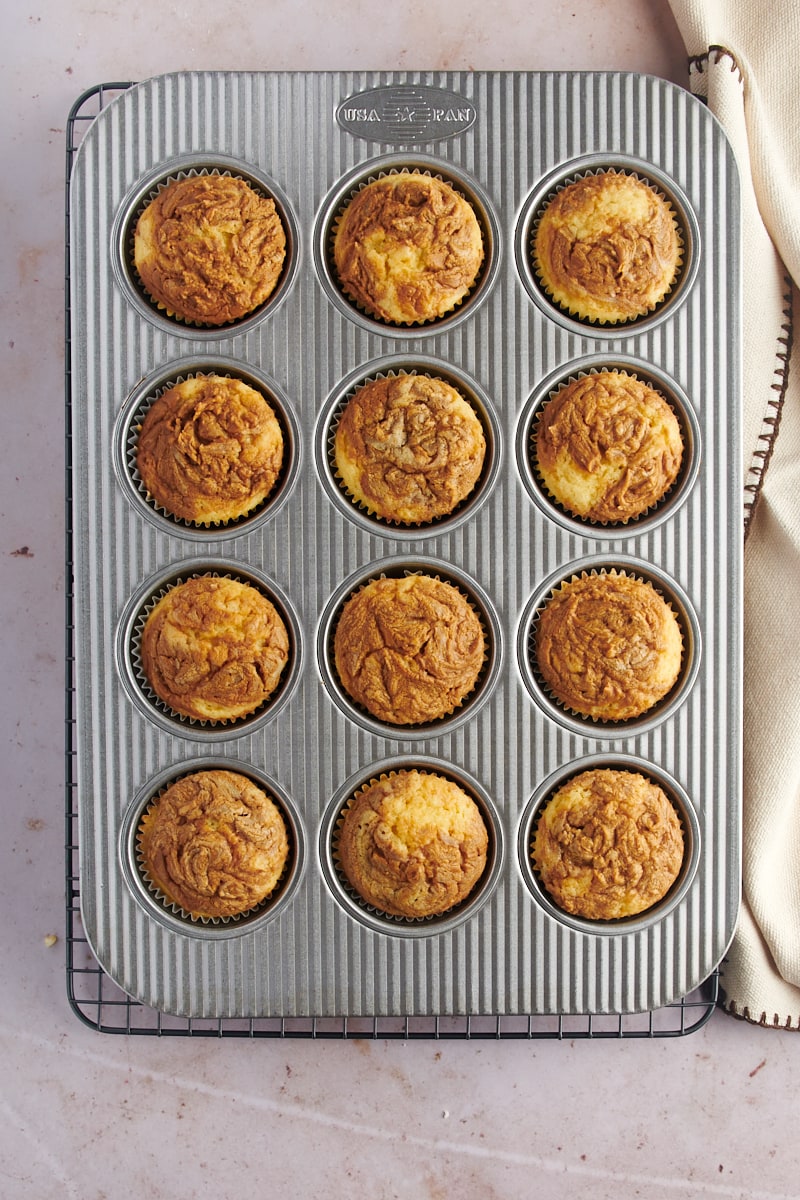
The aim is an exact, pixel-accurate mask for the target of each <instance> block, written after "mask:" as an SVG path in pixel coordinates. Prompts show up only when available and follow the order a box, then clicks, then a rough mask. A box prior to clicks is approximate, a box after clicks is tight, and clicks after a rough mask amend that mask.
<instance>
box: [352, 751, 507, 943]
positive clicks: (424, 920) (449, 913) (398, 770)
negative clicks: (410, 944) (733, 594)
mask: <svg viewBox="0 0 800 1200" xmlns="http://www.w3.org/2000/svg"><path fill="white" fill-rule="evenodd" d="M412 770H413V771H417V772H419V774H421V775H434V776H439V777H440V778H445V779H449V780H450V781H451V782H453V783H456V784H457V785H458V786H459V787H460V788H463V789H464V791H466V792H467V794H468V795H470V797H471V799H473V800H474V801H475V803H476V804H477V805H478V808H479V809H480V812H481V816H482V817H483V821H484V824H485V825H486V831H487V833H488V836H489V848H488V851H487V856H486V866H485V868H484V870H483V872H482V873H481V876H480V877H479V878H478V879H477V880H476V881H475V883H474V885H473V887H472V889H471V891H470V893H469V894H468V895H467V896H465V897H464V898H463V900H459V901H458V902H457V903H456V904H453V905H451V906H450V907H449V908H447V909H443V910H442V911H441V912H438V913H431V914H430V915H429V916H424V917H403V916H397V915H396V914H394V913H389V912H386V911H385V909H382V908H379V907H378V906H377V905H375V904H372V903H370V901H368V900H365V899H364V897H363V896H362V895H361V893H360V892H359V891H358V890H357V889H356V888H355V887H353V885H352V884H351V883H350V880H349V879H348V878H347V874H346V873H345V870H344V868H343V866H342V864H341V860H340V857H339V837H340V834H341V829H342V825H343V824H344V819H345V815H346V814H347V812H348V810H349V809H350V808H351V806H352V805H353V803H354V802H355V801H356V800H357V799H358V797H359V796H360V795H362V794H363V793H364V792H366V791H367V790H368V789H369V788H371V787H373V786H374V785H375V784H376V783H380V782H381V781H382V780H384V779H392V778H394V777H396V776H398V775H405V774H407V773H408V772H409V771H412ZM493 841H494V831H493V827H492V822H491V821H490V819H489V816H488V814H487V813H485V812H484V811H483V806H482V805H481V804H480V803H479V802H478V800H477V798H476V797H475V796H474V795H472V793H471V792H470V791H469V789H468V788H466V787H465V785H464V783H463V781H462V780H460V779H455V778H453V777H452V776H450V775H448V774H447V772H446V771H445V770H438V769H437V770H431V769H428V768H426V767H423V766H416V765H414V764H413V763H410V764H409V765H408V766H406V767H395V768H391V769H389V770H386V771H381V772H380V773H379V774H377V775H373V776H371V777H370V778H369V779H367V780H365V781H364V782H363V783H361V784H359V786H358V787H357V788H356V789H355V791H353V792H351V793H350V794H349V795H348V797H347V799H346V800H345V802H344V803H343V804H342V805H341V807H340V808H339V812H338V813H337V815H336V817H335V819H334V821H333V823H332V826H331V831H330V851H331V862H332V865H333V869H334V871H335V872H336V878H337V880H338V882H339V884H340V886H341V888H342V890H343V892H344V893H345V894H346V896H347V898H348V899H349V900H350V901H351V902H352V903H353V904H354V905H355V906H356V907H357V908H359V909H361V910H362V911H363V912H365V913H369V914H370V915H371V916H373V917H377V918H378V919H379V920H381V921H386V922H387V923H388V924H390V925H394V926H398V927H400V928H403V927H405V928H421V927H425V926H430V925H435V924H437V923H439V922H440V921H442V920H450V919H451V918H452V917H453V916H455V915H457V914H458V913H460V912H463V911H464V909H466V908H468V907H469V906H471V905H472V904H473V903H474V902H475V898H476V897H477V896H478V895H479V894H480V892H481V890H482V887H483V883H484V881H485V879H486V877H487V874H488V872H489V871H490V868H491V858H492V844H493Z"/></svg>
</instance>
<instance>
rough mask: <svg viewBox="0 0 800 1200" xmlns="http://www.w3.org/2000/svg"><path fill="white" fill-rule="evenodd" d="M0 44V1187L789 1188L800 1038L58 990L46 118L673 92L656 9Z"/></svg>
mask: <svg viewBox="0 0 800 1200" xmlns="http://www.w3.org/2000/svg"><path fill="white" fill-rule="evenodd" d="M2 27H3V36H4V62H5V66H4V70H3V75H2V83H0V87H1V88H2V92H3V104H2V110H1V111H0V119H2V122H3V134H4V137H3V145H4V147H5V163H4V168H5V169H4V172H3V179H2V204H3V210H4V215H5V221H4V229H5V230H6V235H5V237H4V238H3V239H2V240H1V241H0V263H1V264H2V265H1V266H0V271H1V272H2V274H1V276H0V277H1V278H2V289H0V304H2V311H3V320H2V327H3V331H4V336H3V340H2V349H3V378H4V405H3V437H2V439H0V455H1V456H2V464H3V469H2V476H0V480H1V482H0V486H1V487H2V518H3V525H2V528H3V536H2V542H0V555H2V563H3V567H2V573H0V589H2V598H3V601H2V602H3V634H4V636H3V638H2V643H0V653H1V654H2V678H3V680H4V684H5V686H4V688H3V693H2V705H3V717H4V727H5V729H6V745H7V751H6V758H5V771H4V789H3V791H4V796H3V799H4V811H5V815H6V825H5V830H4V836H3V838H2V849H0V854H1V855H2V870H1V871H0V889H2V896H3V904H4V909H5V934H4V940H5V947H4V950H5V959H4V963H3V968H4V969H3V971H2V978H1V979H0V996H2V1001H1V1002H0V1065H1V1066H2V1070H0V1095H2V1121H1V1122H0V1195H2V1196H3V1197H8V1198H9V1200H29V1198H30V1200H50V1198H51V1197H53V1198H55V1197H59V1198H60V1197H69V1198H70V1200H101V1198H110V1200H114V1198H116V1197H125V1196H129V1195H139V1196H142V1197H146V1198H147V1200H157V1198H159V1197H170V1198H171V1200H188V1198H190V1197H198V1198H199V1197H206V1196H211V1195H214V1196H219V1197H222V1198H223V1200H229V1198H230V1200H233V1198H234V1197H236V1198H238V1197H240V1196H243V1195H247V1194H270V1195H275V1194H279V1195H283V1196H288V1197H308V1196H317V1195H323V1194H324V1195H328V1196H332V1197H338V1196H342V1197H344V1196H348V1197H349V1196H371V1197H375V1198H376V1200H385V1198H386V1200H388V1198H389V1197H412V1196H413V1197H415V1198H416V1197H429V1198H431V1200H445V1198H449V1197H454V1196H460V1197H464V1198H466V1200H471V1198H473V1197H475V1198H477V1197H481V1198H482V1200H485V1198H488V1197H503V1198H504V1200H508V1198H511V1197H525V1198H527V1197H530V1196H532V1195H541V1196H546V1197H548V1200H559V1198H561V1197H567V1196H570V1197H571V1196H572V1195H574V1194H576V1193H578V1194H580V1195H582V1196H586V1197H597V1198H601V1197H612V1196H613V1197H633V1196H658V1197H676V1200H683V1198H685V1200H696V1198H698V1197H706V1196H708V1197H732V1198H742V1200H744V1198H745V1197H746V1198H747V1200H759V1198H764V1200H767V1198H769V1200H778V1198H780V1197H796V1196H800V1184H798V1178H800V1172H798V1166H800V1151H798V1142H797V1132H796V1103H797V1102H796V1081H795V1078H794V1073H793V1067H794V1064H795V1060H796V1055H797V1052H798V1049H799V1048H800V1042H798V1040H797V1037H796V1035H794V1034H787V1033H781V1032H775V1031H772V1030H764V1029H761V1028H756V1027H753V1026H750V1025H747V1024H744V1023H741V1022H738V1021H734V1020H733V1019H731V1018H729V1017H727V1016H725V1015H724V1014H722V1013H720V1012H716V1013H714V1015H713V1016H712V1017H711V1019H710V1020H709V1021H708V1022H707V1023H706V1024H705V1025H704V1026H703V1027H702V1028H701V1029H700V1030H698V1031H696V1032H693V1033H692V1034H691V1035H689V1036H687V1037H681V1038H658V1039H644V1040H635V1041H634V1040H629V1041H619V1040H599V1041H594V1042H592V1043H589V1042H586V1041H582V1040H574V1041H572V1040H570V1038H569V1036H568V1035H567V1037H565V1039H564V1040H562V1041H557V1042H556V1041H535V1042H530V1043H529V1042H524V1041H499V1042H495V1041H474V1042H473V1041H470V1042H466V1041H446V1042H437V1041H433V1040H422V1041H388V1040H374V1041H373V1040H353V1041H347V1042H342V1041H311V1040H297V1039H285V1040H280V1041H277V1040H276V1041H258V1042H252V1041H249V1040H246V1039H242V1040H239V1039H226V1040H224V1041H221V1040H218V1039H215V1038H203V1039H188V1038H161V1039H157V1038H153V1037H126V1036H111V1035H103V1034H99V1033H97V1032H95V1031H94V1030H92V1029H90V1028H87V1027H86V1026H84V1025H83V1024H82V1023H81V1022H79V1021H78V1020H77V1019H76V1017H75V1016H74V1014H73V1013H72V1011H71V1010H70V1008H69V1005H68V1003H67V998H66V990H65V982H64V952H65V947H64V870H63V864H64V839H65V822H64V815H63V812H64V801H63V780H64V761H63V741H64V738H63V723H64V666H63V659H64V642H65V637H64V612H65V599H64V591H65V574H64V566H63V560H64V503H63V493H64V475H63V461H64V444H63V363H64V355H63V302H64V293H63V285H64V273H63V268H64V149H65V125H66V118H67V114H68V112H69V109H70V107H71V105H72V104H73V102H74V101H75V100H76V98H77V97H78V96H79V95H80V94H81V93H83V92H84V90H85V89H87V88H90V87H91V86H93V85H94V84H97V83H100V82H106V81H112V80H132V79H142V78H145V77H148V76H151V75H155V74H159V73H161V72H164V71H172V70H182V69H189V68H214V69H236V70H259V69H277V70H287V69H302V70H308V69H336V68H387V69H388V68H416V67H421V68H452V69H470V68H476V69H520V70H536V69H569V68H576V69H614V68H619V69H627V70H633V71H640V72H648V73H653V74H656V75H661V76H663V77H665V78H667V79H670V80H672V81H674V82H676V83H678V84H683V83H684V81H685V69H684V62H685V55H684V50H683V46H682V43H681V40H680V37H679V34H678V31H677V29H676V27H675V24H674V21H673V18H672V15H671V13H670V10H669V8H668V5H667V3H666V0H617V2H616V3H615V4H613V5H611V4H606V3H601V2H592V0H571V2H570V3H566V2H561V0H554V2H550V3H544V0H533V3H530V4H522V3H517V2H515V0H503V2H501V3H500V4H499V5H495V6H486V5H480V4H475V3H473V2H472V0H467V2H466V3H464V4H462V5H460V6H458V7H457V8H454V7H453V6H452V5H450V4H447V3H445V0H428V2H427V3H417V2H413V3H408V4H399V5H394V6H391V7H390V6H384V5H368V4H365V3H363V2H362V0H343V2H342V3H341V4H339V5H337V6H331V5H328V4H323V3H319V2H315V0H295V2H294V3H292V4H290V3H287V2H286V0H279V2H278V3H274V4H271V5H254V4H249V3H246V2H245V0H231V2H230V3H228V4H227V5H220V4H218V3H210V2H209V0H195V2H194V3H193V4H191V5H188V4H177V5H172V6H164V5H161V4H156V3H155V2H154V0H140V3H138V4H137V5H135V6H130V7H126V6H123V5H119V4H117V3H115V2H113V0H112V2H111V3H108V4H106V5H105V6H96V5H90V4H84V3H78V2H77V0H43V3H41V4H40V5H39V6H38V7H36V8H32V7H31V6H30V5H28V4H17V5H15V6H13V7H12V6H8V5H7V6H6V10H5V11H4V15H3V19H2ZM51 935H52V936H51Z"/></svg>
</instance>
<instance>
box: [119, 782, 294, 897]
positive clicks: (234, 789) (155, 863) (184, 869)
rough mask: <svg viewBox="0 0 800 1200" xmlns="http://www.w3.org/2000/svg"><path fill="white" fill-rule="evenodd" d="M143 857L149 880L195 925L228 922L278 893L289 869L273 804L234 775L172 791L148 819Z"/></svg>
mask: <svg viewBox="0 0 800 1200" xmlns="http://www.w3.org/2000/svg"><path fill="white" fill-rule="evenodd" d="M139 851H140V855H141V859H142V864H143V867H144V870H145V873H146V875H147V876H148V877H149V879H150V880H151V882H152V883H153V884H154V885H155V887H156V888H158V889H159V890H160V891H161V892H162V893H163V894H164V896H165V897H166V898H167V900H169V901H170V902H171V903H173V904H176V905H178V906H179V907H180V908H182V909H183V910H184V911H185V912H187V913H189V914H190V915H191V916H194V917H209V918H213V917H231V916H235V915H237V914H240V913H243V912H246V911H247V910H248V909H250V908H253V907H254V906H255V905H257V904H259V903H260V902H261V901H262V900H263V899H265V898H266V897H267V896H269V895H270V893H271V892H272V891H274V889H275V887H276V885H277V883H278V881H279V879H280V877H281V875H282V873H283V870H284V867H285V864H286V860H287V857H288V853H289V842H288V837H287V832H286V824H285V822H284V819H283V816H282V815H281V812H280V810H279V809H278V807H277V805H276V804H275V802H274V801H273V800H272V799H271V798H270V797H269V796H268V795H267V794H266V792H264V791H263V790H262V789H261V788H260V787H258V786H257V785H256V784H255V783H253V782H252V780H250V779H248V778H247V777H246V776H244V775H240V774H238V772H235V771H225V770H210V771H198V772H195V773H194V774H192V775H187V776H184V778H182V779H179V780H177V781H176V782H175V783H173V784H172V785H171V786H170V787H169V788H167V790H166V791H165V792H164V793H163V795H161V796H159V797H158V799H157V800H156V802H155V803H154V805H153V806H152V807H151V808H150V809H149V810H148V811H147V812H146V813H145V815H144V816H143V818H142V821H141V824H140V827H139Z"/></svg>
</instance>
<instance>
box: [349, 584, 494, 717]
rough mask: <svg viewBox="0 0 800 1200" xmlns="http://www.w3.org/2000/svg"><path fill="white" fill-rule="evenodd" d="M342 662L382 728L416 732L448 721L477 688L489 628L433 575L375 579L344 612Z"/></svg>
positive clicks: (353, 690)
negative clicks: (422, 725)
mask: <svg viewBox="0 0 800 1200" xmlns="http://www.w3.org/2000/svg"><path fill="white" fill-rule="evenodd" d="M334 656H335V662H336V670H337V672H338V674H339V678H340V680H341V682H342V684H343V686H344V688H345V690H346V691H347V692H348V694H349V695H350V696H351V697H352V699H353V700H355V702H356V703H357V704H360V705H362V706H363V707H364V708H366V709H367V711H368V712H370V713H372V715H373V716H374V717H377V719H378V720H379V721H388V722H389V723H390V724H392V725H416V724H419V723H421V722H424V721H435V720H437V719H438V718H440V717H444V716H447V714H448V713H451V712H452V711H453V709H454V708H456V707H457V706H458V705H459V704H461V702H462V701H463V700H464V698H465V697H466V696H468V695H469V693H470V692H471V691H472V689H473V688H474V687H475V684H476V682H477V679H478V676H479V674H480V671H481V667H482V666H483V661H484V634H483V628H482V625H481V622H480V620H479V618H478V616H477V614H476V613H475V611H474V609H473V608H472V607H471V605H470V604H469V602H468V601H467V599H466V597H465V596H464V595H463V594H462V593H461V592H460V591H459V590H458V588H456V587H454V586H453V585H452V584H450V583H445V582H443V581H442V580H440V579H435V578H433V576H430V575H408V576H405V577H404V578H401V579H397V578H385V579H374V580H372V581H371V582H370V583H368V584H367V585H366V586H365V587H363V588H361V590H360V591H358V592H356V593H355V594H354V595H353V596H351V597H350V599H349V600H348V601H347V602H346V604H345V605H344V608H343V609H342V613H341V616H340V618H339V621H338V623H337V626H336V633H335V637H334Z"/></svg>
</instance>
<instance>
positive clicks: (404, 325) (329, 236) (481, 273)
mask: <svg viewBox="0 0 800 1200" xmlns="http://www.w3.org/2000/svg"><path fill="white" fill-rule="evenodd" d="M395 175H424V176H427V177H428V178H430V179H436V180H438V181H439V182H440V183H446V184H448V186H449V187H451V188H452V189H453V191H454V192H456V194H457V195H458V196H460V197H461V199H462V200H465V201H466V203H467V204H469V206H470V208H471V209H472V210H473V212H474V213H475V216H476V218H477V220H478V224H479V225H480V229H481V236H482V238H483V259H482V261H481V264H480V267H479V268H478V272H477V274H476V276H475V279H474V281H473V283H472V285H471V287H470V288H469V289H468V290H467V291H466V293H465V294H464V295H463V296H462V297H461V299H460V300H459V301H457V303H455V304H453V305H451V307H450V308H448V309H447V310H446V311H445V312H443V313H440V314H439V315H438V316H435V317H429V318H427V319H425V320H419V321H390V320H388V319H387V318H386V317H382V316H380V315H379V314H378V313H374V312H372V310H371V309H369V308H367V307H366V306H365V305H363V304H362V303H361V302H360V301H359V300H358V299H357V298H356V297H355V296H352V295H351V294H350V293H349V292H348V291H347V288H346V287H345V285H344V284H343V283H342V282H341V281H340V279H339V273H338V271H337V270H336V262H335V257H334V250H333V247H334V242H335V240H336V234H337V231H338V229H339V225H340V223H341V220H342V218H343V216H344V213H345V210H346V208H347V206H348V204H349V203H350V201H351V200H352V199H353V197H354V196H356V195H357V194H358V193H359V192H360V191H362V190H363V188H365V187H367V186H368V185H369V184H371V183H375V182H376V181H377V180H379V179H389V178H391V177H392V176H395ZM490 237H491V234H490V231H489V229H488V228H487V224H486V221H485V220H484V218H483V215H482V213H481V210H480V208H479V206H478V205H477V204H476V203H475V201H474V200H473V198H472V196H470V194H469V192H468V191H467V190H466V189H465V188H464V187H463V185H462V184H461V183H460V182H459V181H458V180H455V179H453V178H452V177H450V176H448V175H444V174H442V173H440V172H438V171H433V170H430V169H429V168H427V167H418V166H413V165H410V166H398V167H387V168H386V169H385V170H380V171H373V172H371V173H370V174H369V175H367V176H365V177H364V178H362V179H360V180H359V181H358V182H357V183H356V184H355V185H354V186H353V187H352V188H351V189H350V190H349V191H348V192H347V193H346V194H345V195H344V196H343V197H341V199H340V200H339V202H338V204H337V207H336V210H335V212H334V213H333V216H332V217H331V218H330V221H329V224H328V229H327V232H326V236H325V258H326V266H327V270H328V274H329V276H330V279H331V281H332V283H333V285H334V288H335V289H336V291H337V292H338V293H339V294H340V295H341V296H342V297H344V299H345V300H346V301H347V303H348V304H349V305H351V306H352V308H354V309H355V310H356V312H358V313H360V314H361V315H362V316H364V317H366V318H367V319H368V320H370V321H374V322H376V323H377V324H378V325H383V326H385V327H386V328H387V329H420V328H422V329H428V328H430V327H435V326H436V325H438V324H439V323H440V322H441V321H446V320H448V318H450V317H452V315H453V314H454V313H456V312H460V311H461V310H462V309H463V308H464V307H465V305H468V304H469V303H470V301H471V300H472V298H473V297H474V296H475V294H476V292H477V291H478V289H479V288H480V286H481V284H482V283H483V280H484V278H485V277H486V273H487V269H488V265H489V262H490V259H491V243H490Z"/></svg>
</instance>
